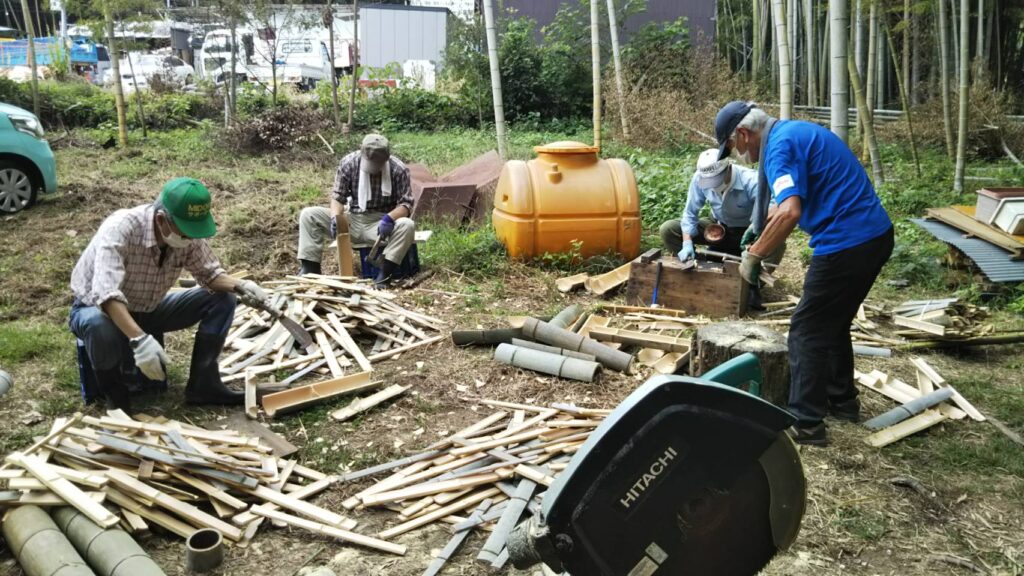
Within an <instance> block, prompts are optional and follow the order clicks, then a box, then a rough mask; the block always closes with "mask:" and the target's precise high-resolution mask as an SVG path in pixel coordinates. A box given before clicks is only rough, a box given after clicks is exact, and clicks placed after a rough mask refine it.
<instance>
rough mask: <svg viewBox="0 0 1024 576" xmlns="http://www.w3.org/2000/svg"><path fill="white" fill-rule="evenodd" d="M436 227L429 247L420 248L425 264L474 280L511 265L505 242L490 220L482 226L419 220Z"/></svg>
mask: <svg viewBox="0 0 1024 576" xmlns="http://www.w3.org/2000/svg"><path fill="white" fill-rule="evenodd" d="M418 225H419V226H423V227H424V229H425V230H433V231H434V235H433V236H431V237H430V249H429V250H424V251H422V252H420V258H422V259H423V264H424V265H425V266H427V267H430V268H445V269H447V270H450V271H452V272H456V273H459V274H463V275H464V276H466V277H467V278H469V279H471V280H484V279H489V278H494V277H496V276H498V275H499V274H500V273H501V272H502V271H503V270H504V269H505V267H507V266H508V255H507V252H506V251H505V246H504V245H503V244H502V243H501V242H500V241H499V240H498V238H497V237H496V236H495V235H494V227H493V226H491V225H490V223H488V224H486V225H484V226H481V227H479V228H460V227H455V226H451V225H448V224H443V223H436V222H420V223H419V224H418Z"/></svg>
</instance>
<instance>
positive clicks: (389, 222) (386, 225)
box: [377, 214, 395, 239]
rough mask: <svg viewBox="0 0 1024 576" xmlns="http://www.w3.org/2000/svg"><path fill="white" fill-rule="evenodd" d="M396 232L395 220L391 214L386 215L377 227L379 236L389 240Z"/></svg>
mask: <svg viewBox="0 0 1024 576" xmlns="http://www.w3.org/2000/svg"><path fill="white" fill-rule="evenodd" d="M394 231H395V219H394V218H392V217H391V215H390V214H385V215H384V216H382V217H381V219H380V224H378V225H377V236H379V237H380V238H381V239H384V238H388V237H390V236H391V233H392V232H394Z"/></svg>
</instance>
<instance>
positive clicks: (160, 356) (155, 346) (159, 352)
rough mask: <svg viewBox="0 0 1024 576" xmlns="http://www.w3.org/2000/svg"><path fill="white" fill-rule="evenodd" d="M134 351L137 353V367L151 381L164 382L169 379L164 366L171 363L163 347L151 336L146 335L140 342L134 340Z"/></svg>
mask: <svg viewBox="0 0 1024 576" xmlns="http://www.w3.org/2000/svg"><path fill="white" fill-rule="evenodd" d="M132 350H133V351H134V353H135V365H136V366H138V367H139V370H141V371H142V373H143V374H145V375H146V378H149V379H150V380H163V379H164V378H166V377H167V374H166V373H165V372H164V366H165V365H166V364H167V363H168V362H169V360H168V358H167V353H166V352H164V348H163V346H161V345H160V343H159V342H157V341H156V338H153V337H152V336H151V335H149V334H145V335H143V336H142V338H139V339H138V340H132Z"/></svg>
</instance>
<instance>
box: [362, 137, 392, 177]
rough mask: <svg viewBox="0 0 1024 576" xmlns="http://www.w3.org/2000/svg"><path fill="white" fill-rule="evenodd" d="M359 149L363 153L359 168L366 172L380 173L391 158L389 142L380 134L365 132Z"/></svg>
mask: <svg viewBox="0 0 1024 576" xmlns="http://www.w3.org/2000/svg"><path fill="white" fill-rule="evenodd" d="M359 149H360V151H361V152H362V154H363V161H362V162H361V163H360V169H361V170H362V171H363V172H366V173H367V174H380V172H381V170H383V169H384V166H385V165H386V164H387V163H388V160H389V159H390V158H391V144H390V143H388V139H387V138H385V137H383V136H381V135H380V134H367V135H366V137H365V138H363V145H362V146H360V148H359Z"/></svg>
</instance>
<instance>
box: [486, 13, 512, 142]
mask: <svg viewBox="0 0 1024 576" xmlns="http://www.w3.org/2000/svg"><path fill="white" fill-rule="evenodd" d="M493 2H494V0H483V3H484V28H485V29H486V31H487V59H488V60H489V61H490V65H491V97H492V98H493V99H494V128H495V131H496V132H497V135H498V155H499V156H501V159H502V160H504V159H505V158H507V157H508V145H507V142H506V140H505V105H504V103H503V100H502V97H501V69H500V68H499V67H498V33H497V31H496V30H495V21H494V4H493Z"/></svg>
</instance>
